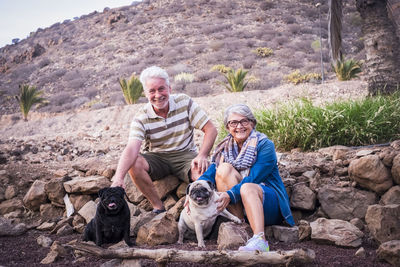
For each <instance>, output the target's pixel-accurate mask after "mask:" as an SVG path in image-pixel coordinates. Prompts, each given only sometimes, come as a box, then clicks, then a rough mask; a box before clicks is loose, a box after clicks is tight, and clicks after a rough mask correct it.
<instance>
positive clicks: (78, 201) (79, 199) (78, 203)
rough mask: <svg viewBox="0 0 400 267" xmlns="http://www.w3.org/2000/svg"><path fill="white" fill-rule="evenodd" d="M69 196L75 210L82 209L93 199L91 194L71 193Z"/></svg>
mask: <svg viewBox="0 0 400 267" xmlns="http://www.w3.org/2000/svg"><path fill="white" fill-rule="evenodd" d="M68 197H69V200H70V201H71V203H72V205H73V206H74V210H80V209H81V208H82V207H83V206H85V204H86V203H88V202H89V201H91V200H92V197H91V196H90V195H77V194H70V195H69V196H68Z"/></svg>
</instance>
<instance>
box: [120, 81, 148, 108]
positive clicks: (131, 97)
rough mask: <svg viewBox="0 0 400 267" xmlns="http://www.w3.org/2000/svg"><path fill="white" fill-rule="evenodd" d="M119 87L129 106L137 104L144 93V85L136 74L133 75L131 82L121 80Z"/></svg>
mask: <svg viewBox="0 0 400 267" xmlns="http://www.w3.org/2000/svg"><path fill="white" fill-rule="evenodd" d="M119 85H120V86H121V89H122V92H123V93H124V98H125V101H126V103H127V104H135V103H136V102H137V101H138V99H139V98H140V96H141V95H142V93H143V85H142V83H141V82H140V80H139V79H138V78H137V77H136V76H135V75H134V74H132V76H131V78H130V79H129V81H126V80H125V79H123V78H120V79H119Z"/></svg>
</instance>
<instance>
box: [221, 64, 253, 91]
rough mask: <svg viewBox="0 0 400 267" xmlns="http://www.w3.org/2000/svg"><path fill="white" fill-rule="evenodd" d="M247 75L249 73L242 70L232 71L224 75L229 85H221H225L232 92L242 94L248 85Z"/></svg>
mask: <svg viewBox="0 0 400 267" xmlns="http://www.w3.org/2000/svg"><path fill="white" fill-rule="evenodd" d="M247 73H248V71H246V70H243V69H241V68H240V69H238V70H236V71H235V70H234V69H231V70H229V71H228V72H227V73H226V74H224V77H225V79H226V81H227V82H228V84H226V83H222V82H221V84H223V85H224V86H225V87H226V89H228V90H229V91H230V92H242V91H243V90H244V89H245V88H246V86H247V84H248V81H247V80H246V75H247Z"/></svg>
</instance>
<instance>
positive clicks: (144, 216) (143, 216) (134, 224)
mask: <svg viewBox="0 0 400 267" xmlns="http://www.w3.org/2000/svg"><path fill="white" fill-rule="evenodd" d="M155 216H156V215H155V214H154V213H152V212H142V213H140V215H139V216H137V217H132V216H131V230H130V236H137V235H138V232H139V229H140V228H141V227H142V226H143V225H145V224H147V223H148V222H150V221H151V220H152V219H153V218H154V217H155Z"/></svg>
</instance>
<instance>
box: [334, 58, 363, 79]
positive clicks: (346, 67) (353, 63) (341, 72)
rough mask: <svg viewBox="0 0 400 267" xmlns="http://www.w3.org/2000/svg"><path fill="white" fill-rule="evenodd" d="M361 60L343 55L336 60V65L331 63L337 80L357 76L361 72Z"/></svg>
mask: <svg viewBox="0 0 400 267" xmlns="http://www.w3.org/2000/svg"><path fill="white" fill-rule="evenodd" d="M361 66H362V63H361V61H358V60H353V59H345V58H344V57H343V55H342V56H341V57H340V59H338V60H337V61H336V65H333V64H332V69H333V71H334V72H335V73H336V77H337V78H338V80H339V81H348V80H351V79H353V78H356V77H358V76H357V74H359V73H360V72H361Z"/></svg>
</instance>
